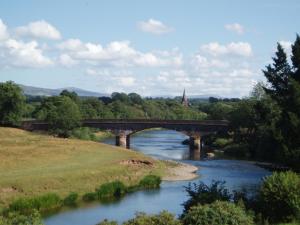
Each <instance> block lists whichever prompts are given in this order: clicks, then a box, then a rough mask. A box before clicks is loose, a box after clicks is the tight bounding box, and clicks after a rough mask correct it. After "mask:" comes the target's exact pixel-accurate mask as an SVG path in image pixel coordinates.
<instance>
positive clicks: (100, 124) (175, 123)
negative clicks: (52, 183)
mask: <svg viewBox="0 0 300 225" xmlns="http://www.w3.org/2000/svg"><path fill="white" fill-rule="evenodd" d="M81 124H82V126H83V127H92V128H98V129H101V130H107V131H110V132H112V133H113V134H115V136H116V145H117V146H121V147H126V148H130V136H131V135H132V134H134V133H136V132H139V131H142V130H146V129H150V128H164V129H169V130H175V131H179V132H182V133H184V134H186V135H187V136H189V137H190V151H193V152H195V153H196V154H197V153H199V155H200V152H201V146H202V142H201V141H202V139H201V137H203V136H205V135H208V134H212V133H217V132H221V131H226V130H227V128H228V121H224V120H202V121H199V120H150V119H149V120H141V119H89V120H83V121H81ZM22 128H23V129H25V130H48V129H49V124H48V123H47V122H45V121H39V120H31V121H24V122H23V123H22Z"/></svg>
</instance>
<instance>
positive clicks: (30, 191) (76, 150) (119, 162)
mask: <svg viewBox="0 0 300 225" xmlns="http://www.w3.org/2000/svg"><path fill="white" fill-rule="evenodd" d="M0 160H1V161H0V206H1V207H4V206H7V205H8V204H9V203H10V202H11V201H13V200H14V199H17V198H20V197H32V196H37V195H42V194H47V193H50V192H51V193H56V194H58V195H59V196H60V197H65V196H67V195H68V194H69V193H70V192H76V193H78V194H79V195H83V194H85V193H88V192H92V191H94V190H95V187H98V186H99V185H101V184H104V183H107V182H111V181H114V180H119V181H122V182H123V183H124V184H125V185H128V186H130V185H136V184H138V183H139V181H140V180H141V179H142V178H143V177H144V176H146V175H148V174H153V175H158V176H162V175H163V174H164V173H165V171H166V169H167V167H168V165H167V164H166V163H165V162H162V161H158V160H155V159H152V158H150V157H147V156H144V155H142V154H140V153H137V152H134V151H131V150H127V149H122V148H118V147H114V146H110V145H106V144H102V143H97V142H92V141H83V140H76V139H63V138H56V137H52V136H48V135H44V134H38V133H31V132H27V131H23V130H20V129H15V128H5V127H0ZM132 160H135V161H142V162H143V161H144V162H147V163H134V164H131V163H126V162H130V161H132ZM124 162H125V163H124Z"/></svg>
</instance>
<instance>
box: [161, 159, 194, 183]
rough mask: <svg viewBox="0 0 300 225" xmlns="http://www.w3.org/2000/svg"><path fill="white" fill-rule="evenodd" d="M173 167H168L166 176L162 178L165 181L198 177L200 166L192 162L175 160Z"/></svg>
mask: <svg viewBox="0 0 300 225" xmlns="http://www.w3.org/2000/svg"><path fill="white" fill-rule="evenodd" d="M172 163H174V166H173V167H168V168H167V171H166V174H165V176H163V178H162V180H164V181H184V180H193V179H196V178H197V177H198V174H197V171H198V167H196V166H193V165H191V164H186V163H181V162H175V161H172Z"/></svg>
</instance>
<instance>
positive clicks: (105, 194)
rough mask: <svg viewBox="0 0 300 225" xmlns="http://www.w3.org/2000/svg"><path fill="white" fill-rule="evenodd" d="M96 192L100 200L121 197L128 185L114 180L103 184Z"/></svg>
mask: <svg viewBox="0 0 300 225" xmlns="http://www.w3.org/2000/svg"><path fill="white" fill-rule="evenodd" d="M96 193H97V196H98V199H99V200H101V199H107V198H114V197H121V196H122V195H124V194H125V193H126V186H125V185H124V184H123V183H122V182H121V181H113V182H110V183H106V184H102V185H101V186H100V187H99V188H98V189H96Z"/></svg>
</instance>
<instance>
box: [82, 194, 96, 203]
mask: <svg viewBox="0 0 300 225" xmlns="http://www.w3.org/2000/svg"><path fill="white" fill-rule="evenodd" d="M96 199H97V193H96V192H88V193H85V194H84V195H83V196H82V200H83V201H85V202H91V201H95V200H96Z"/></svg>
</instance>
